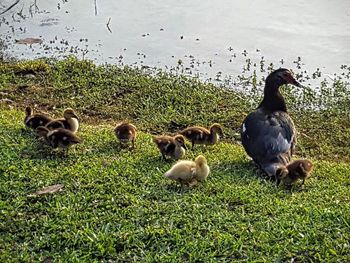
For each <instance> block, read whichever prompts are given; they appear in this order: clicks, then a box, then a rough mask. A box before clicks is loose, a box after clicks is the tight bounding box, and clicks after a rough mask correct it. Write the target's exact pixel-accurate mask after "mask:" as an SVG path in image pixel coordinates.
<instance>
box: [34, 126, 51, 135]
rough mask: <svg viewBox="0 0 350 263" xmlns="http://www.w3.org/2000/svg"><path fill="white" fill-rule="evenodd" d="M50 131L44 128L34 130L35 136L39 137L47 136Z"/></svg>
mask: <svg viewBox="0 0 350 263" xmlns="http://www.w3.org/2000/svg"><path fill="white" fill-rule="evenodd" d="M49 131H50V130H49V129H48V128H46V127H44V126H39V127H38V128H36V134H37V135H38V136H39V137H46V135H47V134H48V132H49Z"/></svg>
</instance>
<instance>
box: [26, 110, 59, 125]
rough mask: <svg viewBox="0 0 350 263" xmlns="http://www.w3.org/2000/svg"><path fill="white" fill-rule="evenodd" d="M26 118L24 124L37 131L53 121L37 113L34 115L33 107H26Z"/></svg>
mask: <svg viewBox="0 0 350 263" xmlns="http://www.w3.org/2000/svg"><path fill="white" fill-rule="evenodd" d="M25 113H26V116H25V118H24V124H25V126H27V127H28V128H32V129H36V128H38V127H39V126H45V125H46V124H47V123H49V122H50V121H52V120H53V119H52V118H51V117H49V116H47V115H45V114H40V113H36V114H34V112H33V109H32V108H31V107H26V109H25Z"/></svg>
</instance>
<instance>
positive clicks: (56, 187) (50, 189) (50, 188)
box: [30, 184, 64, 196]
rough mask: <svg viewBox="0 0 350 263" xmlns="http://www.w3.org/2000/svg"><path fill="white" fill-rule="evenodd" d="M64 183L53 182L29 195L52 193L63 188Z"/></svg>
mask: <svg viewBox="0 0 350 263" xmlns="http://www.w3.org/2000/svg"><path fill="white" fill-rule="evenodd" d="M63 186H64V184H55V185H50V186H47V187H44V188H43V189H41V190H39V191H37V192H35V193H33V194H31V195H30V196H36V195H44V194H54V193H56V192H57V191H59V190H61V189H62V188H63Z"/></svg>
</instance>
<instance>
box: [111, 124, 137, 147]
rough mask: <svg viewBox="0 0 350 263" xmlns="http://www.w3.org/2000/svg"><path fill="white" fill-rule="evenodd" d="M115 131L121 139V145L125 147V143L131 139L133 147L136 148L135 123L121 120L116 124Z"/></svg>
mask: <svg viewBox="0 0 350 263" xmlns="http://www.w3.org/2000/svg"><path fill="white" fill-rule="evenodd" d="M114 133H115V136H116V137H117V139H118V140H119V143H120V147H123V144H126V143H128V142H129V141H131V143H132V148H133V149H134V148H135V140H136V134H137V129H136V127H135V126H134V125H133V124H131V123H128V122H120V123H118V124H117V125H116V126H115V128H114Z"/></svg>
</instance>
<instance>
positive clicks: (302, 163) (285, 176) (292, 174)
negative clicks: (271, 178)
mask: <svg viewBox="0 0 350 263" xmlns="http://www.w3.org/2000/svg"><path fill="white" fill-rule="evenodd" d="M312 169H313V164H312V163H311V162H310V161H309V160H296V161H294V162H291V163H290V164H288V165H287V166H282V167H280V168H278V169H277V171H276V179H277V181H276V183H277V185H279V184H280V183H281V182H282V184H284V185H292V184H294V183H295V182H296V181H297V180H298V179H301V180H303V182H302V184H301V185H304V183H305V179H307V178H309V177H310V174H311V172H312Z"/></svg>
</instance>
